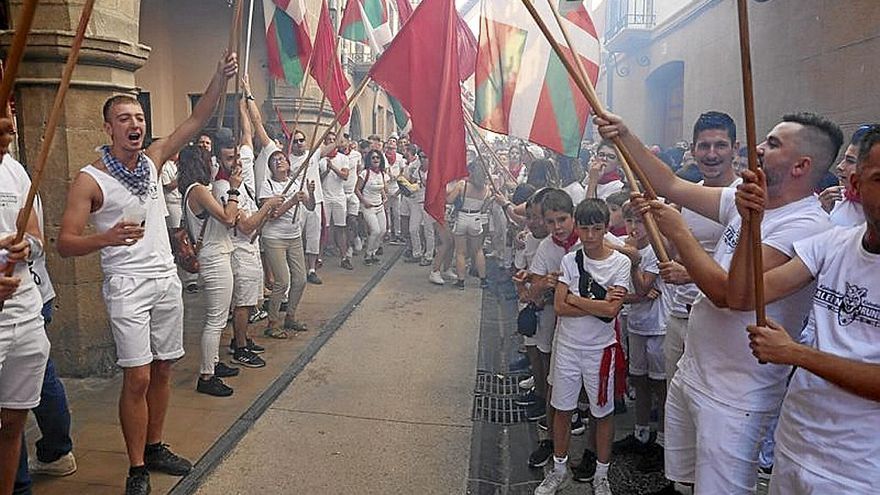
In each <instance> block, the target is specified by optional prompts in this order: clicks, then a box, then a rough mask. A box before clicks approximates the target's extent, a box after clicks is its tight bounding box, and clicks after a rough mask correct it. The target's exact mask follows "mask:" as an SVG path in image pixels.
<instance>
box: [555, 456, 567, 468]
mask: <svg viewBox="0 0 880 495" xmlns="http://www.w3.org/2000/svg"><path fill="white" fill-rule="evenodd" d="M566 464H568V456H567V455H566V456H564V457H556V456H555V455H554V456H553V470H554V471H565V465H566Z"/></svg>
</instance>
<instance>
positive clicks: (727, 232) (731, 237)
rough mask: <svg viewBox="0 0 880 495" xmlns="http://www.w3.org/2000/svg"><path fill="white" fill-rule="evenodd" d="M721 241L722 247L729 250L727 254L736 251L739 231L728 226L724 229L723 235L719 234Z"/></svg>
mask: <svg viewBox="0 0 880 495" xmlns="http://www.w3.org/2000/svg"><path fill="white" fill-rule="evenodd" d="M721 239H722V240H723V241H724V245H725V246H727V248H728V249H729V251H728V252H731V253H732V252H734V251H736V245H737V243H739V229H735V228H733V227H732V226H730V225H728V226H727V228H726V229H724V233H723V234H721Z"/></svg>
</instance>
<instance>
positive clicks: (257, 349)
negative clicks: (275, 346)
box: [229, 338, 266, 355]
mask: <svg viewBox="0 0 880 495" xmlns="http://www.w3.org/2000/svg"><path fill="white" fill-rule="evenodd" d="M245 347H246V348H247V350H249V351H251V352H253V353H254V354H262V353H264V352H266V348H265V347H263V346H261V345H260V344H257V343H256V342H254V341H253V339H251V338H248V339H247V345H245ZM237 348H238V345H237V344H236V342H235V339H232V340H230V341H229V354H230V355H232V354H235V349H237Z"/></svg>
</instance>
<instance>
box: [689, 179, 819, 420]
mask: <svg viewBox="0 0 880 495" xmlns="http://www.w3.org/2000/svg"><path fill="white" fill-rule="evenodd" d="M734 195H735V191H734V190H733V189H725V190H724V191H723V192H722V195H721V204H720V210H719V219H720V220H721V221H722V222H724V223H726V224H727V227H726V228H725V230H724V232H723V233H722V235H721V239H720V240H719V241H718V245H717V246H716V248H715V261H716V262H718V264H719V265H720V266H721V268H723V269H724V270H727V269H728V268H729V267H730V261H731V259H732V258H733V253H734V250H735V249H736V244H737V241H738V238H739V230H740V225H741V223H742V219H741V218H740V217H739V213H737V211H736V204H735V203H734ZM830 227H831V222H830V221H829V220H828V215H827V214H826V213H825V212H824V210H822V208H821V207H820V206H819V203H818V202H817V201H816V200H815V199H813V198H812V197H811V196H808V197H806V198H803V199H801V200H799V201H795V202H793V203H789V204H787V205H785V206H781V207H779V208H774V209H771V210H767V211H766V212H765V214H764V221H763V222H762V224H761V238H762V240H763V243H764V244H765V245H767V246H769V247H772V248H774V249H776V250H777V251H779V252H781V253H783V254H784V255H786V256H788V257H794V255H795V252H794V243H795V241H798V240H801V239H806V238H808V237H812V236H813V235H816V234H818V233H820V232H824V231H826V230H828V229H829V228H830ZM814 289H815V285H810V286H808V287H805V288H804V289H802V290H800V291H798V292H797V293H795V294H792V295H790V296H788V297H786V298H784V299H781V300H779V301H777V302H775V303H772V304H768V305H767V316H768V317H769V318H771V319H772V320H774V321H776V322H778V323H779V324H781V325H782V326H783V327H785V328H786V329H787V330H788V331H789V333H791V334H792V336H793V337H795V338H796V337H797V336H798V335H799V334H800V333H801V329H802V328H803V326H804V321H805V319H806V317H807V313H808V311H809V309H810V297H811V296H812V294H813V290H814ZM754 321H755V314H754V312H751V311H732V310H729V309H720V308H717V307H716V306H715V305H714V304H712V301H710V300H709V299H708V298H706V297H705V296H703V295H701V296H700V297H699V298H698V299H697V302H696V303H695V304H694V307H693V309H692V310H691V316H690V321H689V324H688V335H687V340H686V341H685V346H684V355H683V356H682V358H681V360H680V361H679V363H678V368H679V373H680V374H681V377H682V379H684V380H685V381H686V382H687V383H688V384H690V385H691V386H693V387H694V388H696V389H697V390H699V391H701V392H702V393H704V394H706V395H708V396H710V397H712V398H713V399H715V400H717V401H719V402H721V403H723V404H727V405H729V406H733V407H736V408H739V409H744V410H749V411H774V410H776V409H777V408H778V407H779V405H780V403H781V402H782V396H783V394H784V393H785V386H786V381H787V379H788V374H789V372H790V371H791V367H790V366H780V365H776V364H758V360H757V359H755V357H754V356H753V355H752V352H751V349H750V348H749V337H748V333H747V332H746V331H745V328H746V326H748V325H750V324H752V323H754Z"/></svg>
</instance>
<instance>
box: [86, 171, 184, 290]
mask: <svg viewBox="0 0 880 495" xmlns="http://www.w3.org/2000/svg"><path fill="white" fill-rule="evenodd" d="M146 160H147V164H148V166H149V169H150V184H149V188H148V190H147V193H146V194H145V195H144V196H142V197H138V196H135V195H134V194H132V193H131V191H129V190H128V189H126V188H125V186H123V185H122V183H120V182H119V181H118V180H116V178H115V177H113V176H111V175H110V174H108V173H107V172H104V171H103V170H99V169H97V168H95V167H94V166H92V165H87V166H86V167H84V168H83V169H82V173H85V174H88V175H90V176H91V177H92V178H93V179H95V182H97V183H98V187H99V188H100V189H101V194H102V195H103V196H104V202H103V204H102V205H101V207H100V208H99V209H98V210H97V211H93V212H92V213H91V215H90V216H89V218H90V219H91V222H92V224H93V225H94V226H95V231H96V232H106V231H108V230H110V229H112V228H113V226H114V225H116V224H117V223H119V222H120V221H121V220H122V219H123V217H124V214H125V213H126V212H132V211H140V212H141V213H145V215H146V217H145V220H144V229H145V232H144V237H143V238H142V239H140V240H139V241H137V242H136V243H134V244H133V245H131V246H108V247H105V248H102V249H101V269H102V270H103V272H104V277H105V278H107V277H111V276H113V275H123V276H127V277H138V278H147V279H150V278H165V277H172V276H175V277H176V276H177V265H175V264H174V256H172V255H171V243H170V241H169V240H168V231H167V229H166V224H165V217H166V215H167V213H168V212H167V210H166V209H165V195H164V194H161V193H160V192H159V187H160V186H159V176H158V174H157V173H156V167H155V165H153V162H152V160H150V158H149V157H146Z"/></svg>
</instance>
